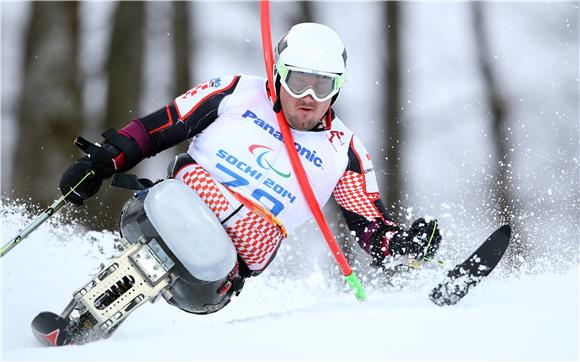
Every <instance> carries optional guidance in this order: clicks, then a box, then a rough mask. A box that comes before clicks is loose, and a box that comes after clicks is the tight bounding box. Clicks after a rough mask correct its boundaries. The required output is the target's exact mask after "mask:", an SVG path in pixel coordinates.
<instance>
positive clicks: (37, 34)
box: [12, 2, 83, 206]
mask: <svg viewBox="0 0 580 362" xmlns="http://www.w3.org/2000/svg"><path fill="white" fill-rule="evenodd" d="M78 6H79V5H78V3H76V2H33V3H32V5H31V7H32V12H31V17H30V23H29V24H28V29H27V34H26V44H25V47H26V50H25V64H24V77H23V85H22V93H21V95H20V100H19V109H18V125H19V130H18V141H17V142H16V144H17V146H16V152H15V161H16V162H15V163H14V164H15V167H14V172H13V175H12V176H13V179H12V185H14V191H15V196H17V197H25V198H28V197H30V198H31V199H32V200H33V201H34V202H38V203H40V204H41V205H42V206H46V205H47V204H48V203H50V202H51V201H53V200H54V198H55V196H57V195H58V191H57V186H58V182H59V180H60V176H61V174H62V172H63V171H64V169H63V167H64V166H63V165H69V164H70V163H71V161H72V160H73V159H74V158H75V157H76V156H73V155H77V154H78V152H76V150H75V147H74V145H73V142H72V140H73V139H74V137H75V136H76V135H77V133H78V132H79V130H80V129H81V128H82V125H83V120H82V104H81V102H82V101H81V96H80V87H79V79H78V67H77V63H78V36H79V35H78V33H79V26H78Z"/></svg>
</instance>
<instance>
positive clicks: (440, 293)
mask: <svg viewBox="0 0 580 362" xmlns="http://www.w3.org/2000/svg"><path fill="white" fill-rule="evenodd" d="M510 237H511V227H510V226H509V225H503V226H502V227H500V228H499V229H497V230H496V231H495V232H494V233H493V234H491V235H490V236H489V238H487V240H485V241H484V242H483V244H481V246H480V247H479V248H478V249H477V250H476V251H475V252H474V253H473V254H471V256H470V257H469V258H467V260H465V261H464V262H463V263H461V264H458V265H456V266H455V268H453V270H451V271H450V272H449V273H447V277H446V278H445V280H444V281H443V282H441V283H440V284H439V285H438V286H436V287H435V288H433V290H431V292H430V293H429V299H431V301H433V303H435V304H437V305H439V306H445V305H454V304H456V303H457V302H459V301H460V300H461V299H462V298H463V297H465V296H466V295H467V293H468V292H469V290H470V289H471V288H473V287H475V286H476V285H477V284H479V282H481V280H482V279H483V278H484V277H486V276H488V275H489V273H491V271H492V270H493V269H494V268H495V267H496V266H497V264H498V263H499V261H500V260H501V258H502V257H503V255H504V253H505V251H506V249H507V247H508V245H509V242H510Z"/></svg>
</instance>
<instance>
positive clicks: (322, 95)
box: [276, 60, 344, 102]
mask: <svg viewBox="0 0 580 362" xmlns="http://www.w3.org/2000/svg"><path fill="white" fill-rule="evenodd" d="M276 70H277V71H278V74H279V75H280V82H281V83H282V86H283V87H284V89H286V91H287V92H288V93H290V95H291V96H292V97H294V98H302V97H305V96H306V95H308V94H309V95H311V96H312V98H314V99H315V100H316V101H317V102H324V101H326V100H329V99H330V98H332V97H333V96H335V95H336V94H337V93H338V91H340V88H342V86H343V84H344V76H343V75H341V74H334V73H326V72H316V71H308V72H306V71H304V70H303V69H300V68H296V67H292V66H289V65H286V64H284V63H282V61H280V60H279V61H278V62H277V63H276Z"/></svg>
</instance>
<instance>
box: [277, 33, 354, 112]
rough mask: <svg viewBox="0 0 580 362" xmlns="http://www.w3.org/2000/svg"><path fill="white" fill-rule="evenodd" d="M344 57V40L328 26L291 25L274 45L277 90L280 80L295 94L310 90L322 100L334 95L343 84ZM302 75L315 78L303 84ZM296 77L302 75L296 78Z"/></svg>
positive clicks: (318, 99) (299, 94)
mask: <svg viewBox="0 0 580 362" xmlns="http://www.w3.org/2000/svg"><path fill="white" fill-rule="evenodd" d="M346 58H347V55H346V49H345V48H344V44H343V43H342V41H341V40H340V37H339V36H338V34H336V32H334V30H332V29H331V28H329V27H328V26H325V25H322V24H316V23H302V24H297V25H294V26H293V27H292V28H291V29H290V31H288V33H286V35H284V36H283V37H282V39H281V40H280V42H279V43H278V45H277V46H276V49H275V58H274V69H273V72H274V79H275V82H276V92H277V93H279V84H281V85H282V86H284V88H285V89H286V90H287V91H288V92H289V93H290V94H291V95H292V96H294V97H296V98H300V97H304V96H305V95H306V94H310V95H312V97H314V98H315V99H316V100H317V101H319V102H321V101H325V100H327V99H330V98H332V97H335V96H336V95H337V94H338V92H339V91H340V88H341V87H342V85H343V84H344V76H345V73H346ZM293 74H295V76H294V77H293ZM305 76H311V77H312V76H314V77H315V78H312V79H311V80H312V81H311V82H310V84H305V81H304V79H303V78H304V77H305ZM277 77H280V78H277ZM299 77H302V79H300V80H298V78H299ZM293 80H294V81H293ZM278 82H280V83H278ZM333 101H334V100H333Z"/></svg>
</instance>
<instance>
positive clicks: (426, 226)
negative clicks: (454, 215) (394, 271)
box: [388, 218, 441, 259]
mask: <svg viewBox="0 0 580 362" xmlns="http://www.w3.org/2000/svg"><path fill="white" fill-rule="evenodd" d="M440 243H441V233H440V232H439V228H438V226H437V220H431V221H430V222H426V221H425V219H423V218H420V219H417V220H415V221H414V222H413V225H411V228H410V229H407V230H405V229H399V230H398V231H396V232H395V234H393V236H392V237H391V238H390V240H389V246H388V247H389V253H390V254H391V255H394V256H397V255H409V256H411V257H413V258H416V259H421V258H429V259H430V258H432V257H433V256H434V255H435V252H437V249H439V244H440Z"/></svg>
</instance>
